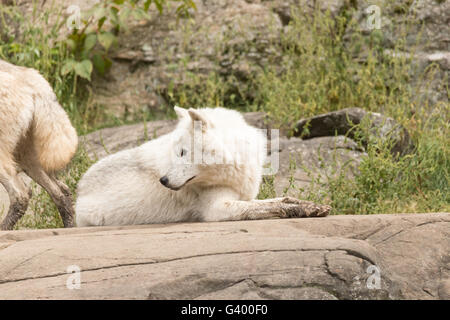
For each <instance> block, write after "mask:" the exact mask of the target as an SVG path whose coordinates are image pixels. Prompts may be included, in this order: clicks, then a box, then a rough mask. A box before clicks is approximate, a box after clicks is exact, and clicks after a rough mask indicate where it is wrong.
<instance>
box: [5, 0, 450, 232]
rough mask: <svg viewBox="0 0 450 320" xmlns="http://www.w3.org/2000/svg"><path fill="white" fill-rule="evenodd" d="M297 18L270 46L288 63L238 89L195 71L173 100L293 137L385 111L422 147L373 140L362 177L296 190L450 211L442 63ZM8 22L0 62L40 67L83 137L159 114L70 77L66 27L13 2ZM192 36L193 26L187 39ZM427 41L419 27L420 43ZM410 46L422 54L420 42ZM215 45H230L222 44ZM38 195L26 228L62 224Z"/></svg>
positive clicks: (364, 208) (332, 200) (375, 205)
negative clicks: (402, 148)
mask: <svg viewBox="0 0 450 320" xmlns="http://www.w3.org/2000/svg"><path fill="white" fill-rule="evenodd" d="M48 14H49V13H48V12H38V11H36V12H34V15H35V19H37V20H39V21H45V19H48ZM293 16H294V19H293V21H291V25H290V28H289V31H288V32H287V33H285V34H284V35H283V37H282V39H281V41H280V43H273V44H270V45H271V46H273V47H274V49H275V50H278V52H279V53H280V55H281V57H282V63H276V64H275V63H273V64H268V65H267V66H265V69H261V71H260V72H259V73H257V74H253V75H252V76H251V78H250V79H248V80H247V82H246V83H245V85H244V86H240V85H236V84H237V83H239V82H238V81H237V79H236V78H235V77H234V76H233V75H229V76H226V77H224V76H223V75H221V74H219V73H210V74H209V75H206V77H205V76H200V75H197V74H194V73H191V72H189V71H188V70H187V69H186V71H185V79H187V80H186V81H185V82H184V84H183V85H178V86H172V87H169V88H168V90H167V92H164V93H163V94H164V95H165V97H166V98H167V99H168V100H169V104H178V105H180V106H197V107H205V106H216V105H222V106H225V107H229V108H234V109H238V110H241V111H255V110H260V111H265V112H267V113H268V115H269V116H270V121H271V122H272V123H273V124H274V125H275V126H278V127H280V128H282V129H283V131H285V132H287V133H288V134H293V133H294V131H293V124H294V123H295V122H296V121H297V120H298V119H300V118H303V117H308V116H312V115H316V114H320V113H325V112H329V111H334V110H339V109H342V108H348V107H360V108H363V109H365V110H369V111H375V112H381V113H383V114H385V115H387V116H390V117H393V118H394V119H395V120H396V121H398V122H399V123H401V124H402V125H403V126H405V128H407V129H408V131H409V132H410V134H411V137H412V139H413V141H414V144H415V145H416V150H415V151H414V152H413V153H411V154H409V155H405V156H402V157H399V158H394V157H393V156H392V155H391V153H390V145H389V143H386V141H382V140H377V139H372V140H371V143H370V144H369V146H368V147H367V156H365V157H363V159H362V162H361V164H360V166H359V173H358V175H357V176H356V177H355V179H348V178H347V176H346V174H345V170H346V167H345V166H344V167H343V168H340V169H338V167H337V166H333V168H334V167H336V168H335V169H334V170H333V173H332V174H330V175H328V176H324V175H322V176H314V177H313V180H314V183H313V184H312V185H311V188H309V189H308V190H301V189H300V188H297V186H295V180H294V179H293V177H291V179H290V181H289V189H290V190H296V192H297V193H298V196H299V197H301V198H304V199H310V200H314V201H318V202H323V203H328V204H331V205H332V206H333V208H334V209H333V213H334V214H372V213H394V212H431V211H450V187H449V170H450V128H449V126H450V106H449V103H448V102H447V101H448V100H447V101H441V102H438V103H437V104H432V103H430V100H431V99H429V97H428V96H427V93H426V90H425V89H426V88H427V86H429V85H430V84H431V83H432V82H435V77H436V75H437V74H439V67H438V66H437V65H431V66H429V67H428V68H427V69H425V70H419V69H418V68H417V67H416V65H415V64H414V63H413V61H412V60H411V59H410V58H408V57H407V56H405V55H396V56H394V55H392V54H388V53H386V52H385V51H384V43H385V39H384V38H383V37H384V36H383V32H381V31H377V30H374V31H373V32H371V33H370V34H363V33H361V32H358V31H357V30H358V27H357V25H353V24H354V22H353V21H352V20H351V19H349V18H348V17H349V16H350V15H349V14H348V12H343V13H342V14H341V15H340V16H339V17H338V18H337V19H333V18H331V16H330V15H329V14H328V13H323V12H319V11H317V12H315V14H314V15H313V16H303V15H301V14H299V13H298V12H294V13H293ZM11 21H13V22H11ZM61 23H62V20H61ZM414 23H416V22H414V20H413V19H411V20H409V21H408V22H406V23H405V25H404V26H400V27H399V26H396V27H397V28H398V32H405V37H406V31H407V30H408V28H409V27H410V25H408V24H414ZM0 24H1V27H0V39H1V41H0V58H2V59H5V60H8V61H10V62H12V63H15V64H18V65H24V66H29V67H33V68H37V69H39V71H40V72H41V73H42V74H43V75H44V77H46V78H47V79H48V80H49V82H50V83H51V84H52V86H53V88H54V90H55V92H56V94H57V96H58V99H59V101H60V102H61V104H62V106H63V107H64V108H65V110H66V111H67V112H68V114H69V116H70V118H71V120H72V122H73V124H74V126H75V127H76V128H77V130H78V132H79V133H80V134H84V133H87V132H91V131H93V130H96V129H98V128H102V127H107V126H116V125H121V124H124V123H129V122H140V121H145V120H149V119H153V118H154V117H155V115H154V114H152V113H151V112H149V113H148V114H147V113H145V114H142V113H139V114H133V115H131V117H130V116H129V117H128V118H127V119H120V118H116V117H113V116H112V115H110V114H109V113H108V110H107V108H106V107H105V106H101V105H97V104H95V103H93V102H92V99H91V94H90V90H91V87H90V85H89V83H88V82H87V81H80V79H78V80H77V79H76V78H74V77H73V76H70V75H69V76H64V77H63V76H61V68H62V64H63V61H65V59H67V58H70V53H69V51H68V50H67V48H66V47H65V46H64V45H63V44H61V42H57V41H55V39H56V38H57V37H58V32H57V31H58V25H57V26H56V27H53V28H49V29H48V30H47V32H42V28H43V27H42V26H41V25H37V24H35V23H33V21H30V20H26V19H24V18H23V16H21V14H20V13H19V12H18V11H15V10H14V9H11V8H10V7H5V6H0ZM17 24H20V26H21V30H23V31H22V33H21V34H20V35H18V36H12V35H13V34H14V32H11V30H12V29H11V28H14V26H15V25H17ZM44 25H45V23H44ZM8 28H9V29H8ZM350 28H351V29H353V30H356V31H355V32H353V34H352V38H351V40H349V41H345V40H344V39H345V30H348V29H350ZM191 36H193V35H192V34H190V33H189V32H186V38H187V41H186V43H189V41H188V40H189V39H188V38H189V37H191ZM228 36H229V37H232V36H233V35H228ZM420 37H421V35H420V33H419V34H418V35H417V43H420V41H421V39H420ZM408 49H409V50H410V51H411V50H412V51H413V52H414V48H411V47H409V48H408ZM216 50H218V52H220V50H223V48H222V47H221V44H218V45H217V48H216ZM404 50H405V41H402V39H400V40H399V41H398V42H397V43H396V45H395V47H394V48H391V52H397V53H399V52H402V51H404ZM361 57H362V58H361ZM185 64H186V62H185ZM112 67H113V68H114V65H113V66H112ZM174 67H177V68H182V66H174ZM413 79H418V80H417V81H413ZM440 90H441V92H442V93H444V95H446V96H447V97H448V93H449V91H448V78H445V77H444V78H443V79H442V81H441V87H440ZM165 115H166V116H167V117H171V116H173V112H172V111H171V110H167V112H166V113H165ZM93 162H94V160H93V159H90V158H89V157H88V156H87V154H86V152H85V151H84V149H83V147H81V148H80V150H79V152H78V153H77V155H76V157H75V158H74V160H73V161H72V163H71V165H70V166H69V167H68V168H67V169H66V170H65V171H64V172H62V173H61V179H63V180H65V181H66V182H67V183H68V185H69V186H70V187H71V189H72V190H73V191H75V189H76V183H77V182H78V180H79V179H80V177H81V175H82V174H83V173H84V172H85V171H86V170H87V169H88V167H89V166H90V165H91V164H92V163H93ZM319 165H320V164H319ZM349 165H350V164H349ZM294 170H295V168H294V167H293V168H292V171H294ZM285 191H288V190H285ZM34 193H35V195H34V197H33V199H32V201H31V204H30V206H31V209H32V211H33V212H34V214H33V215H27V216H26V217H25V218H24V219H23V220H22V221H21V222H20V224H19V225H18V227H20V228H47V227H61V226H62V223H61V220H60V218H59V215H58V213H57V210H56V208H55V206H54V204H53V203H52V201H51V200H50V198H49V197H48V195H47V194H46V192H45V191H42V190H41V189H40V188H37V187H36V186H34ZM274 196H277V195H276V193H275V190H274V178H273V176H267V177H265V178H264V183H263V184H262V186H261V192H260V194H259V196H258V197H259V198H269V197H274ZM278 196H280V195H278Z"/></svg>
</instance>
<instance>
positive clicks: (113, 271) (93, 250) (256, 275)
mask: <svg viewBox="0 0 450 320" xmlns="http://www.w3.org/2000/svg"><path fill="white" fill-rule="evenodd" d="M449 230H450V214H449V213H432V214H399V215H369V216H330V217H327V218H309V219H283V220H280V219H278V220H260V221H235V222H218V223H186V224H184V223H183V224H168V225H147V226H129V227H94V228H73V229H55V230H33V231H4V232H0V299H2V300H3V299H446V298H448V296H449V294H450V292H449V285H448V283H449V276H450V273H449V263H450V255H449V248H450V234H449ZM71 270H78V271H80V273H78V274H77V275H74V274H72V273H71V272H72V271H71ZM78 276H79V279H80V287H79V289H76V288H75V289H74V287H73V286H71V285H74V284H76V282H74V281H73V279H74V277H78ZM68 284H69V286H68Z"/></svg>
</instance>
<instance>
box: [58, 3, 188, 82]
mask: <svg viewBox="0 0 450 320" xmlns="http://www.w3.org/2000/svg"><path fill="white" fill-rule="evenodd" d="M172 1H174V0H172ZM167 2H169V0H146V1H139V0H114V1H108V0H103V1H101V2H99V3H97V4H95V5H94V6H93V7H92V8H90V9H89V10H86V11H84V12H83V13H82V16H81V17H80V18H81V19H80V23H81V25H80V26H75V27H73V31H72V33H71V34H70V35H69V36H68V38H67V40H66V44H67V47H68V48H69V50H70V51H71V53H72V54H73V58H70V59H67V60H66V62H65V64H64V66H63V69H62V74H63V75H66V74H69V73H74V74H75V75H76V76H79V77H81V78H84V79H86V80H88V81H90V80H91V74H92V71H93V69H95V70H96V71H97V72H98V73H99V74H100V75H104V74H105V72H107V71H108V69H109V68H111V65H112V60H111V59H110V58H109V57H108V52H109V51H110V49H111V48H112V47H114V46H115V45H116V44H117V42H118V37H119V34H120V32H122V31H126V30H128V28H129V24H130V20H131V19H132V20H134V21H140V20H149V19H150V17H151V16H150V14H149V13H148V11H149V9H150V6H151V4H152V3H153V4H154V5H155V7H156V8H157V10H158V11H159V13H160V14H161V13H162V12H163V7H164V5H166V3H167ZM174 2H180V4H179V5H178V7H177V10H176V12H177V14H178V16H182V15H187V14H188V13H189V11H188V10H189V9H190V8H195V4H194V2H193V1H192V0H181V1H180V0H177V1H176V0H175V1H174ZM69 22H70V21H69Z"/></svg>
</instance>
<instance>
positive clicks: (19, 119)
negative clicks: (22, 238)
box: [0, 60, 78, 230]
mask: <svg viewBox="0 0 450 320" xmlns="http://www.w3.org/2000/svg"><path fill="white" fill-rule="evenodd" d="M77 145H78V136H77V133H76V131H75V129H74V128H73V127H72V125H71V124H70V121H69V118H68V116H67V114H66V113H65V112H64V109H63V108H61V106H60V105H59V103H58V101H57V100H56V96H55V94H54V93H53V90H52V88H51V87H50V85H49V84H48V82H47V81H46V80H45V79H44V78H43V77H42V76H41V75H40V74H39V72H37V71H36V70H34V69H29V68H24V67H18V66H15V65H12V64H10V63H7V62H5V61H2V60H0V183H1V184H2V185H3V186H4V187H5V189H6V191H7V192H8V196H9V200H10V207H9V212H8V213H7V215H6V217H5V219H4V220H3V222H2V223H1V224H0V229H5V230H8V229H12V228H13V227H14V225H15V224H16V222H17V221H18V220H19V219H20V218H21V217H22V216H23V215H24V213H25V211H26V209H27V206H28V201H29V199H30V196H31V189H30V186H29V185H26V184H25V183H24V182H23V181H22V179H21V178H20V177H19V175H18V173H19V172H20V171H25V173H26V174H27V175H28V176H30V177H31V178H32V179H33V180H34V181H36V182H37V183H39V184H40V185H41V186H42V187H43V188H44V189H45V190H47V192H48V193H49V194H50V196H51V197H52V199H53V201H54V202H55V203H56V206H57V207H58V210H59V212H60V214H61V217H62V219H63V223H64V226H65V227H71V226H73V215H74V212H73V206H72V198H71V194H70V190H69V188H68V187H67V186H66V185H65V184H63V183H62V182H61V181H58V180H56V178H55V175H54V172H55V171H57V170H59V169H62V168H64V167H65V166H66V165H67V164H68V163H69V162H70V160H71V159H72V157H73V155H74V154H75V151H76V149H77Z"/></svg>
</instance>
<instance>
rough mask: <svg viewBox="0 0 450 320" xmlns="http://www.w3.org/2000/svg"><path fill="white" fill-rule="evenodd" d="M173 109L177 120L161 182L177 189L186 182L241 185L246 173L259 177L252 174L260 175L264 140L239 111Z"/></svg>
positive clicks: (263, 156) (263, 158)
mask: <svg viewBox="0 0 450 320" xmlns="http://www.w3.org/2000/svg"><path fill="white" fill-rule="evenodd" d="M174 109H175V112H176V114H177V116H178V119H179V123H178V126H177V128H176V129H175V131H173V132H172V133H171V137H172V140H171V147H170V148H171V156H170V166H169V169H168V171H167V172H166V173H165V175H164V176H162V177H161V178H160V182H161V184H163V185H164V186H166V187H167V188H170V189H172V190H179V189H180V188H182V187H184V186H185V185H188V184H201V185H203V186H213V185H222V186H229V185H230V184H233V183H234V184H241V183H243V182H244V181H243V180H244V179H245V178H246V177H248V176H249V175H250V176H252V178H253V179H255V180H258V179H259V178H258V177H253V176H255V175H256V176H258V175H261V168H262V165H263V162H264V160H265V153H266V150H265V143H266V141H265V138H264V137H263V136H262V134H261V133H260V132H257V129H255V128H253V127H250V126H249V125H247V123H246V122H245V120H244V119H243V118H242V116H241V115H240V114H239V113H238V112H236V111H232V110H227V109H223V108H215V109H211V108H205V109H183V108H179V107H175V108H174ZM244 171H245V172H244ZM241 176H245V177H242V179H241V178H240V177H241ZM239 180H240V181H239ZM258 184H259V183H258Z"/></svg>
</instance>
